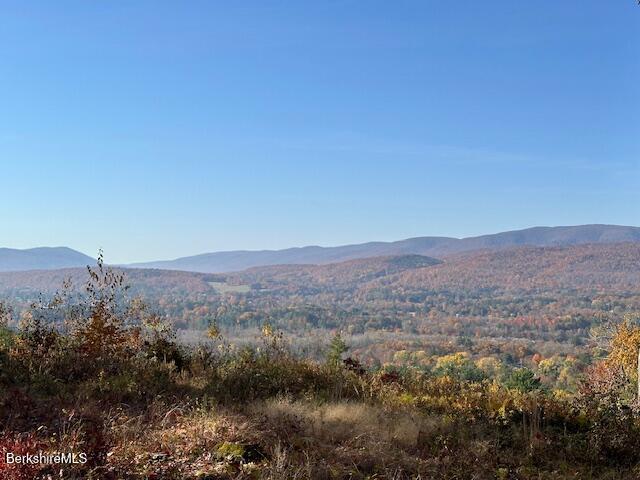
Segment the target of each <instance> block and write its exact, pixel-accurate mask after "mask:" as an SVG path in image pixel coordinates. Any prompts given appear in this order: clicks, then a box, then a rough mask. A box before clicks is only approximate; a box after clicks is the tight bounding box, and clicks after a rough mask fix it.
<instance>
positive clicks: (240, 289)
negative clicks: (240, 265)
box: [207, 282, 251, 293]
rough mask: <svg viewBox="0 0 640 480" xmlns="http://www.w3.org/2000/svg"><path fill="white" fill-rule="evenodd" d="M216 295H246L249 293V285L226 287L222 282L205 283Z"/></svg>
mask: <svg viewBox="0 0 640 480" xmlns="http://www.w3.org/2000/svg"><path fill="white" fill-rule="evenodd" d="M207 283H208V284H209V285H211V286H212V287H213V288H214V289H215V290H216V292H218V293H247V292H250V291H251V287H250V286H249V285H227V284H226V283H224V282H207Z"/></svg>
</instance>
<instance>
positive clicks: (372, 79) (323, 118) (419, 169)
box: [0, 0, 640, 262]
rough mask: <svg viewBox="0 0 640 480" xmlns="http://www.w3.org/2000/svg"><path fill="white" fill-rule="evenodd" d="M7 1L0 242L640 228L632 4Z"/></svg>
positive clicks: (299, 240) (82, 243) (201, 246)
mask: <svg viewBox="0 0 640 480" xmlns="http://www.w3.org/2000/svg"><path fill="white" fill-rule="evenodd" d="M1 5H2V15H1V16H0V106H1V109H2V114H1V115H0V162H1V166H0V168H1V172H0V220H1V221H2V227H1V229H0V246H7V247H17V248H25V247H33V246H40V245H66V246H70V247H72V248H76V249H79V250H81V251H84V252H85V253H89V254H95V253H96V251H97V249H98V248H99V247H102V248H104V249H105V252H106V255H107V260H108V261H111V262H128V261H136V260H137V261H141V260H151V259H165V258H174V257H177V256H183V255H190V254H195V253H201V252H205V251H214V250H223V249H240V248H247V249H258V248H281V247H288V246H300V245H306V244H320V245H336V244H343V243H351V242H361V241H367V240H394V239H400V238H405V237H411V236H419V235H452V236H468V235H474V234H481V233H491V232H496V231H501V230H506V229H515V228H522V227H528V226H533V225H569V224H582V223H616V224H627V225H640V189H639V187H640V161H639V154H640V7H639V6H638V5H637V2H636V1H635V0H615V1H612V0H607V1H603V0H586V1H585V0H580V1H578V0H563V1H557V0H546V1H536V2H515V1H513V0H493V1H488V2H478V1H475V0H474V1H471V0H461V1H455V2H454V1H449V0H440V1H426V0H423V1H414V2H406V1H398V2H389V1H379V2H376V1H360V2H356V1H340V2H334V1H313V2H312V1H288V2H277V1H273V2H272V1H266V0H260V1H254V2H251V1H247V2H232V1H229V2H218V1H189V2H183V1H172V2H168V1H158V0H152V1H151V0H150V1H124V0H121V1H106V2H96V1H85V0H82V1H80V0H79V1H74V2H70V1H63V0H56V1H49V0H48V1H28V2H26V1H24V0H13V1H2V2H1Z"/></svg>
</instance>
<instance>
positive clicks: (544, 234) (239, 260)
mask: <svg viewBox="0 0 640 480" xmlns="http://www.w3.org/2000/svg"><path fill="white" fill-rule="evenodd" d="M623 242H632V243H634V242H640V227H628V226H619V225H578V226H567V227H533V228H528V229H525V230H514V231H508V232H502V233H496V234H490V235H481V236H478V237H468V238H462V239H458V238H452V237H416V238H409V239H406V240H400V241H396V242H368V243H362V244H356V245H344V246H338V247H319V246H308V247H300V248H288V249H284V250H259V251H247V250H238V251H228V252H213V253H204V254H200V255H194V256H190V257H183V258H178V259H176V260H168V261H157V262H146V263H135V264H131V265H129V266H130V267H135V268H159V269H166V270H184V271H191V272H202V273H222V272H233V271H241V270H245V269H247V268H253V267H261V266H269V265H291V264H318V265H324V264H329V263H336V262H344V261H348V260H356V259H361V258H369V257H380V256H394V255H424V256H429V257H436V258H443V257H446V256H449V255H454V254H458V253H463V252H469V251H475V250H500V249H505V248H511V247H517V246H534V247H550V246H569V245H582V244H590V243H593V244H599V243H623Z"/></svg>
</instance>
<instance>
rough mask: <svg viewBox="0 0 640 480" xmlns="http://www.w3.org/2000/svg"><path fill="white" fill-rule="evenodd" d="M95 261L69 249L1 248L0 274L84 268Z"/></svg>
mask: <svg viewBox="0 0 640 480" xmlns="http://www.w3.org/2000/svg"><path fill="white" fill-rule="evenodd" d="M93 263H95V259H94V258H91V257H90V256H88V255H85V254H84V253H80V252H78V251H76V250H72V249H71V248H67V247H39V248H29V249H26V250H20V249H16V248H0V272H20V271H25V270H56V269H59V268H74V267H84V266H86V265H91V264H93Z"/></svg>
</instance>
